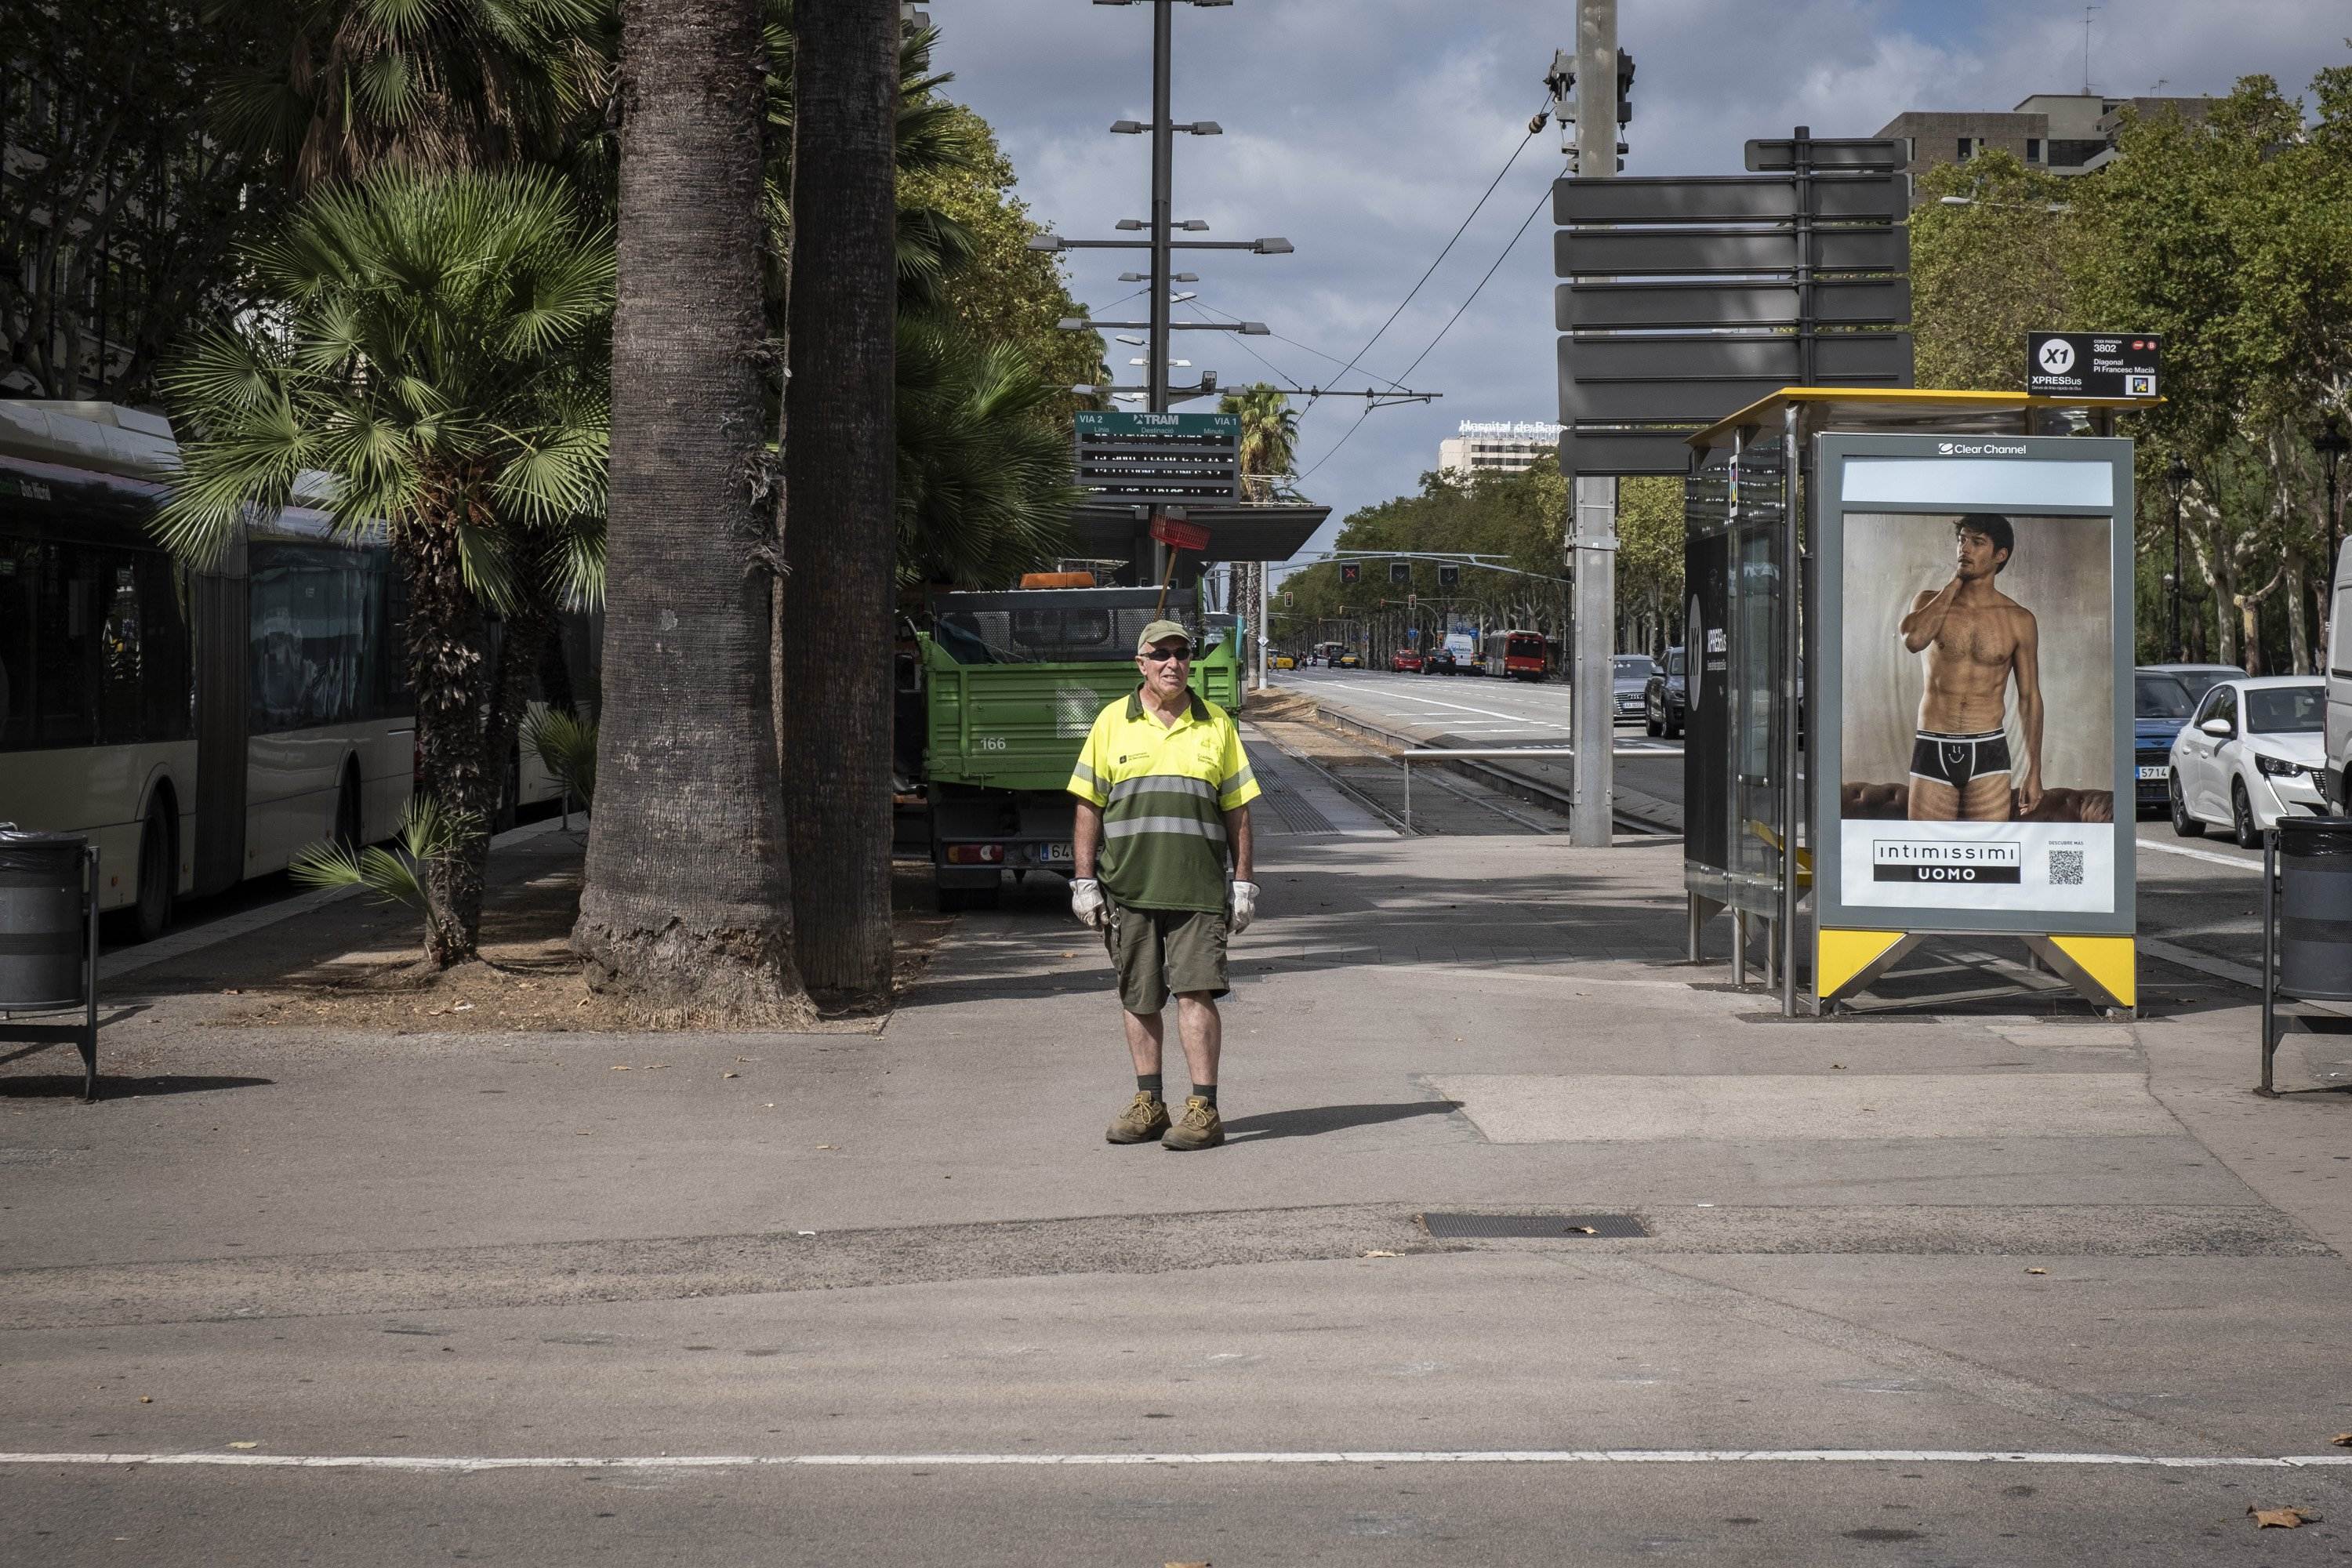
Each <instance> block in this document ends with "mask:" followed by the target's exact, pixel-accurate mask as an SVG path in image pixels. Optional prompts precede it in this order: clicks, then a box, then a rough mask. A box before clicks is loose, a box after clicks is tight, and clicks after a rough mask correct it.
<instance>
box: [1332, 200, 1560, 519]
mask: <svg viewBox="0 0 2352 1568" xmlns="http://www.w3.org/2000/svg"><path fill="white" fill-rule="evenodd" d="M1566 174H1568V170H1567V169H1566V168H1565V167H1563V168H1562V169H1561V170H1560V172H1559V175H1558V176H1555V179H1558V178H1561V177H1565V176H1566ZM1551 190H1552V182H1550V181H1547V182H1546V183H1545V184H1544V188H1543V195H1539V196H1538V197H1537V198H1536V205H1534V206H1533V207H1531V208H1529V209H1528V216H1526V217H1525V218H1523V219H1521V220H1520V223H1519V226H1518V229H1517V232H1515V233H1514V234H1513V235H1512V236H1511V238H1510V243H1509V244H1507V245H1506V246H1504V247H1503V250H1502V254H1501V255H1499V256H1497V257H1496V258H1495V264H1494V265H1493V266H1492V267H1489V268H1486V277H1484V278H1481V279H1478V287H1477V288H1475V289H1471V290H1470V298H1469V299H1467V300H1463V301H1462V303H1461V305H1460V306H1459V307H1457V308H1456V309H1455V310H1454V314H1452V315H1451V316H1448V317H1447V318H1446V319H1445V325H1444V326H1442V327H1440V328H1438V329H1437V335H1436V336H1435V337H1433V338H1432V339H1430V340H1429V347H1428V348H1425V349H1423V350H1422V351H1421V352H1420V353H1417V354H1415V355H1413V357H1412V364H1409V365H1407V366H1405V367H1404V374H1406V375H1408V376H1410V375H1411V374H1412V373H1413V371H1414V369H1415V368H1416V367H1417V366H1419V364H1420V363H1421V362H1422V361H1423V360H1425V359H1427V358H1428V357H1429V356H1430V354H1431V353H1432V352H1433V351H1434V350H1435V349H1436V347H1437V345H1438V344H1439V343H1442V342H1444V341H1445V334H1446V333H1448V332H1450V331H1453V330H1454V322H1456V321H1460V320H1461V319H1462V313H1463V311H1465V310H1468V309H1469V308H1470V306H1471V304H1472V302H1473V301H1475V300H1476V299H1477V298H1478V296H1479V294H1480V293H1482V292H1484V291H1485V289H1486V285H1487V283H1488V282H1489V281H1491V280H1492V279H1493V278H1494V276H1495V274H1496V272H1498V271H1500V270H1501V269H1502V266H1503V263H1504V262H1505V261H1507V260H1508V259H1510V255H1511V252H1512V251H1514V250H1516V249H1517V248H1518V246H1519V241H1520V240H1522V239H1524V238H1525V237H1527V232H1528V225H1530V224H1532V223H1534V222H1535V221H1536V214H1538V213H1539V212H1541V211H1543V210H1544V205H1545V204H1546V203H1548V202H1549V201H1550V200H1551ZM1367 374H1369V373H1367ZM1381 379H1382V380H1386V379H1387V378H1386V377H1385V376H1384V377H1382V378H1381ZM1371 416H1372V405H1370V404H1366V405H1364V411H1363V413H1361V414H1360V415H1358V416H1356V423H1355V424H1353V425H1350V426H1348V429H1347V432H1346V434H1345V435H1342V436H1341V437H1339V439H1338V440H1337V441H1334V442H1332V443H1331V449H1330V450H1329V451H1328V452H1326V453H1324V454H1323V455H1322V456H1321V457H1319V458H1316V459H1315V462H1314V465H1313V467H1311V468H1307V472H1306V473H1302V474H1300V475H1299V476H1298V477H1299V479H1302V480H1303V479H1306V478H1307V474H1311V473H1313V472H1314V471H1315V469H1316V468H1321V467H1322V466H1323V465H1324V464H1326V463H1328V462H1329V461H1330V460H1331V459H1332V458H1334V457H1336V456H1337V455H1338V454H1339V448H1340V447H1344V446H1346V445H1347V444H1348V437H1349V436H1353V435H1354V434H1355V433H1356V431H1357V430H1358V428H1359V427H1360V426H1362V425H1363V423H1364V421H1365V420H1367V419H1370V417H1371Z"/></svg>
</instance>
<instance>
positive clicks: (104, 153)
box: [0, 0, 283, 404]
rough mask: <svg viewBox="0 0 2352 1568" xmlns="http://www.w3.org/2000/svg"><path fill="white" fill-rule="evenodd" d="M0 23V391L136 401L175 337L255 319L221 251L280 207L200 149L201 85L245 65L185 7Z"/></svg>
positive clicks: (138, 2)
mask: <svg viewBox="0 0 2352 1568" xmlns="http://www.w3.org/2000/svg"><path fill="white" fill-rule="evenodd" d="M5 17H6V25H5V26H0V124H4V125H5V127H6V142H7V145H8V164H7V169H6V171H5V193H6V194H5V200H0V255H5V256H6V257H7V258H9V262H8V265H7V266H5V267H0V349H5V366H0V391H5V394H7V395H16V396H32V397H47V398H66V399H76V398H100V399H105V400H108V401H111V402H118V403H131V404H138V403H148V402H152V401H153V400H154V396H155V384H154V378H155V373H156V370H157V368H158V366H160V365H161V364H162V363H163V361H164V360H165V359H166V358H168V357H169V356H170V354H171V353H173V350H174V349H175V348H176V346H177V345H178V343H179V341H180V339H181V335H182V334H183V333H184V331H186V330H187V327H188V325H189V323H191V322H194V321H206V320H226V319H228V318H230V317H234V316H236V314H238V313H239V312H240V311H243V310H250V309H252V308H253V307H254V306H255V305H256V304H257V303H258V302H259V301H258V300H257V297H256V295H255V293H254V290H253V289H252V287H251V279H249V278H247V275H246V274H245V271H244V269H243V268H242V267H241V266H240V264H239V262H238V259H237V256H238V247H239V246H240V245H241V244H243V243H245V242H247V241H248V240H250V239H252V238H254V237H257V236H259V235H262V234H264V233H266V232H268V228H269V226H271V225H272V224H274V223H275V222H276V221H277V219H278V215H279V212H280V210H281V208H282V206H283V203H282V201H281V199H280V198H279V196H278V193H277V192H276V191H274V190H272V189H271V188H270V187H269V186H268V184H266V183H262V182H261V171H260V167H259V164H258V162H257V159H256V158H255V157H254V156H252V155H251V154H249V153H247V152H246V151H245V150H243V149H241V148H237V147H234V146H230V145H226V144H224V143H223V142H220V141H218V140H216V139H215V138H213V137H210V136H208V135H207V134H206V127H207V126H208V124H209V123H210V116H211V112H212V110H211V99H212V92H213V88H214V85H215V83H216V82H217V81H218V80H219V79H221V78H222V77H223V76H224V75H226V74H227V73H230V72H233V71H236V70H238V69H241V68H245V67H246V66H247V65H248V64H249V63H250V58H251V57H250V55H249V53H248V52H247V49H246V47H245V46H244V44H243V43H242V41H241V40H239V39H238V38H236V37H234V36H231V35H226V34H224V33H223V32H222V31H221V30H220V29H218V28H217V27H215V26H211V25H209V24H208V23H207V21H206V19H205V16H202V15H201V14H200V13H199V11H198V9H197V7H196V5H194V4H192V3H190V0H83V3H80V4H68V3H66V0H30V3H26V4H17V5H10V6H8V7H7V9H6V11H5ZM60 214H64V215H68V217H67V219H66V221H64V222H59V221H58V215H60Z"/></svg>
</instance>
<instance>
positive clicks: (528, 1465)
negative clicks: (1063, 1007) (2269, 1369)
mask: <svg viewBox="0 0 2352 1568" xmlns="http://www.w3.org/2000/svg"><path fill="white" fill-rule="evenodd" d="M1756 1464H1763V1465H1888V1464H1899V1465H2066V1466H2078V1467H2114V1468H2152V1469H2164V1470H2221V1469H2258V1470H2294V1469H2316V1468H2331V1467H2335V1468H2340V1467H2346V1466H2352V1454H2283V1455H2279V1456H2277V1457H2274V1458H2273V1457H2268V1456H2258V1455H2241V1454H2067V1453H2037V1452H2034V1451H2032V1450H2028V1449H1970V1448H1457V1449H1404V1450H1399V1451H1385V1452H1384V1451H1381V1450H1378V1449H1330V1450H1317V1449H1301V1450H1296V1451H1274V1452H1268V1453H1211V1454H658V1455H647V1454H635V1455H564V1454H549V1455H513V1456H505V1455H445V1454H246V1453H235V1454H217V1453H204V1452H194V1453H176V1454H169V1453H164V1454H158V1453H143V1454H142V1453H132V1454H72V1453H67V1454H8V1453H0V1465H31V1466H37V1465H107V1466H122V1465H174V1466H203V1467H217V1468H225V1469H239V1468H242V1469H274V1470H408V1471H425V1472H433V1473H447V1472H451V1471H456V1472H461V1473H462V1472H477V1471H484V1470H740V1469H761V1468H786V1467H789V1468H811V1469H814V1468H828V1469H906V1468H914V1467H920V1468H927V1469H929V1468H948V1467H950V1466H954V1467H961V1468H980V1467H987V1466H998V1467H1005V1468H1024V1469H1026V1468H1052V1467H1057V1466H1066V1467H1082V1466H1103V1467H1112V1466H1118V1467H1132V1466H1150V1465H1259V1466H1276V1465H1756Z"/></svg>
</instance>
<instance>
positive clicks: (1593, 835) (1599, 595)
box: [1568, 0, 1617, 847]
mask: <svg viewBox="0 0 2352 1568" xmlns="http://www.w3.org/2000/svg"><path fill="white" fill-rule="evenodd" d="M1576 96H1577V112H1576V163H1577V173H1578V174H1582V175H1584V176H1586V177H1588V178H1606V177H1608V176H1610V175H1612V174H1615V173H1616V172H1617V0H1580V4H1579V5H1578V6H1577V16H1576ZM1570 498H1571V499H1570V508H1569V510H1570V520H1569V521H1570V525H1571V528H1572V530H1573V537H1574V540H1575V561H1574V565H1575V572H1576V626H1575V642H1574V651H1573V656H1572V657H1573V663H1572V665H1571V667H1570V668H1571V671H1572V673H1571V676H1570V696H1569V730H1570V740H1571V742H1572V743H1573V744H1574V746H1575V748H1576V762H1575V769H1576V774H1575V776H1576V794H1575V805H1574V807H1573V809H1572V810H1571V811H1570V814H1569V825H1568V826H1569V842H1570V843H1571V844H1576V845H1582V846H1587V847H1607V846H1608V844H1609V842H1610V827H1611V824H1612V822H1613V820H1614V819H1615V816H1616V803H1615V800H1614V795H1615V793H1616V787H1617V780H1616V759H1615V758H1614V757H1613V756H1612V750H1613V748H1614V746H1615V743H1616V730H1617V715H1616V701H1615V692H1614V681H1613V680H1612V664H1611V656H1612V653H1613V652H1614V647H1613V645H1614V642H1615V632H1616V626H1617V480H1616V479H1615V478H1614V477H1613V476H1602V475H1586V474H1578V475H1576V476H1574V479H1573V481H1572V488H1571V489H1570Z"/></svg>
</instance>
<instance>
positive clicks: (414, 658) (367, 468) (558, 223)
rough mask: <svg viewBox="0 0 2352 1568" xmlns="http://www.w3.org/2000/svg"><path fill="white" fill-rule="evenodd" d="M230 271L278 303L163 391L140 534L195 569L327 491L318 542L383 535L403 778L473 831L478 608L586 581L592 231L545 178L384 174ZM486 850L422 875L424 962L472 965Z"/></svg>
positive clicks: (497, 780) (485, 741)
mask: <svg viewBox="0 0 2352 1568" xmlns="http://www.w3.org/2000/svg"><path fill="white" fill-rule="evenodd" d="M246 260H247V265H248V266H249V267H250V268H251V269H252V271H253V273H254V276H255V278H256V279H257V282H258V284H259V286H260V287H261V288H262V289H264V291H265V292H266V293H267V294H268V297H270V298H272V299H275V300H282V301H284V304H283V305H282V307H281V308H280V310H279V311H278V312H277V313H275V314H274V315H272V316H270V317H268V318H262V317H256V318H253V319H250V320H248V321H244V322H241V323H239V324H237V325H235V326H227V327H216V328H214V329H212V330H211V331H207V332H206V333H205V334H204V335H203V336H202V337H201V338H200V339H199V340H198V342H197V343H196V345H195V347H194V350H193V352H192V353H190V355H189V357H188V358H187V359H186V360H185V361H184V362H183V363H180V364H179V365H177V366H176V367H175V368H174V369H173V370H172V371H171V372H170V373H169V374H167V375H166V376H165V378H164V384H165V386H166V389H167V390H168V391H169V393H170V394H171V396H172V399H173V405H174V408H175V411H176V412H178V413H179V414H180V415H181V416H183V418H184V421H185V423H184V426H183V429H184V437H183V445H182V448H181V459H182V463H183V465H184V466H183V468H182V471H181V476H180V479H179V480H178V482H177V483H176V484H175V485H174V486H173V494H172V498H171V500H170V502H169V503H168V504H167V505H166V506H165V508H164V509H163V511H162V513H161V514H160V515H159V517H158V520H157V531H158V532H159V534H160V535H161V536H162V538H163V540H164V542H166V543H167V544H169V545H170V546H171V547H172V548H173V550H174V551H175V552H178V553H179V554H180V555H182V556H183V557H184V558H187V559H190V560H194V561H200V562H208V561H210V560H212V559H213V558H215V556H217V554H218V553H219V552H220V551H221V550H222V549H223V548H224V547H225V546H226V544H227V543H228V542H229V541H230V540H231V539H232V538H233V537H234V536H235V534H236V530H237V528H238V526H239V522H240V520H241V519H242V517H243V515H244V511H245V509H246V508H247V506H259V507H262V508H264V509H276V508H279V507H283V506H285V505H286V504H287V503H288V502H289V500H292V499H293V497H294V488H295V483H296V480H297V479H298V477H299V475H301V474H302V473H303V472H304V471H305V470H308V469H320V470H324V471H325V472H326V473H328V474H331V475H333V476H335V484H334V488H333V490H332V494H331V497H330V498H329V499H328V500H327V503H326V504H327V505H328V508H329V510H330V511H331V515H332V517H333V519H334V522H335V525H336V527H337V528H338V529H340V530H341V531H345V532H348V533H358V532H362V531H368V530H372V529H374V528H378V527H383V528H384V529H386V530H387V531H388V534H389V539H390V543H391V548H392V552H393V555H394V560H395V562H396V563H398V565H399V568H400V570H401V572H402V574H403V576H404V580H405V583H406V586H407V591H408V616H409V619H408V647H407V650H406V651H407V658H408V671H409V679H410V681H411V684H412V685H413V687H414V689H415V693H416V708H417V748H418V755H419V769H420V774H419V777H420V783H421V784H422V786H423V788H424V790H425V793H426V794H428V795H431V796H433V797H434V798H435V799H436V801H437V802H439V803H440V805H443V806H445V807H446V808H447V809H448V810H450V811H452V812H456V813H457V814H460V815H470V816H478V817H481V818H484V819H488V817H489V816H490V815H491V814H492V812H493V811H494V810H495V808H496V805H497V804H498V797H499V789H500V786H501V777H502V774H503V772H504V768H503V763H504V759H505V758H506V757H507V755H508V753H509V752H510V751H511V750H512V748H513V746H514V742H515V726H516V724H517V722H518V721H519V718H520V710H521V707H522V692H523V683H524V679H525V678H526V676H527V673H528V661H527V660H523V659H520V658H517V659H509V660H506V661H505V668H503V669H501V670H499V671H498V672H497V679H495V680H494V679H492V676H493V670H492V667H491V665H490V663H489V661H488V658H487V649H488V634H487V628H486V627H485V626H484V613H485V610H486V608H487V609H488V610H494V611H499V610H502V611H509V612H513V611H517V610H520V609H522V608H524V607H525V603H526V602H525V600H524V599H523V598H522V597H521V596H520V595H518V593H517V589H516V584H517V580H518V578H519V577H521V576H526V575H530V574H550V575H551V576H552V577H553V578H554V579H555V580H556V581H557V582H558V583H560V584H561V585H562V587H563V588H564V589H566V590H567V591H571V592H590V591H593V590H594V589H595V588H596V587H597V586H598V585H599V584H600V581H601V574H602V571H603V528H602V523H601V519H602V518H603V515H604V485H605V452H606V445H607V440H608V417H609V416H608V403H607V398H608V395H609V388H608V386H607V384H606V383H607V375H606V365H607V362H608V360H609V357H610V353H611V338H610V333H611V321H612V309H613V244H612V237H611V236H610V235H609V234H608V233H606V232H605V231H604V229H602V228H601V227H597V226H590V225H588V224H586V223H583V221H582V220H581V219H580V218H579V217H578V216H576V215H575V213H574V210H573V207H572V200H571V197H570V195H569V193H568V192H567V191H566V190H565V188H564V187H563V186H562V184H561V183H560V182H558V181H557V180H555V179H554V178H553V177H552V176H551V175H548V174H459V175H447V176H439V177H435V176H425V175H418V174H408V173H405V172H402V171H392V172H387V173H383V174H377V175H376V176H374V177H373V178H372V179H371V180H369V181H368V182H367V183H366V184H362V185H358V186H341V185H335V186H328V187H326V188H324V189H322V190H321V191H320V192H319V193H318V194H316V195H313V196H311V197H310V199H309V200H308V201H307V202H305V203H304V204H303V205H302V206H301V207H300V209H299V211H298V212H297V214H296V216H295V218H294V221H293V222H292V224H291V225H290V226H289V227H288V229H287V232H286V233H285V234H284V235H283V236H282V237H279V238H278V239H276V240H273V241H271V242H269V243H268V244H265V245H260V246H257V247H254V248H252V249H251V250H249V251H248V252H247V257H246ZM527 646H528V645H527ZM485 853H486V845H484V844H483V843H481V842H480V841H478V840H468V841H467V845H466V847H464V848H463V849H462V851H460V852H458V853H455V854H452V855H450V856H448V857H446V858H442V859H439V860H436V862H435V863H434V874H435V875H436V877H438V878H440V879H442V881H443V886H442V887H441V889H440V892H439V896H440V897H441V899H442V900H443V902H444V903H445V904H446V907H447V908H448V910H450V921H449V922H448V924H447V925H446V927H445V928H442V929H441V930H440V931H439V932H438V934H437V935H436V936H435V937H434V939H433V957H434V960H435V961H436V963H441V964H444V965H446V964H451V963H458V962H461V961H463V960H466V959H468V958H471V957H472V956H474V954H475V951H476V948H477V946H478V940H479V926H480V917H481V893H482V883H481V877H482V866H483V858H484V855H485Z"/></svg>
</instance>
